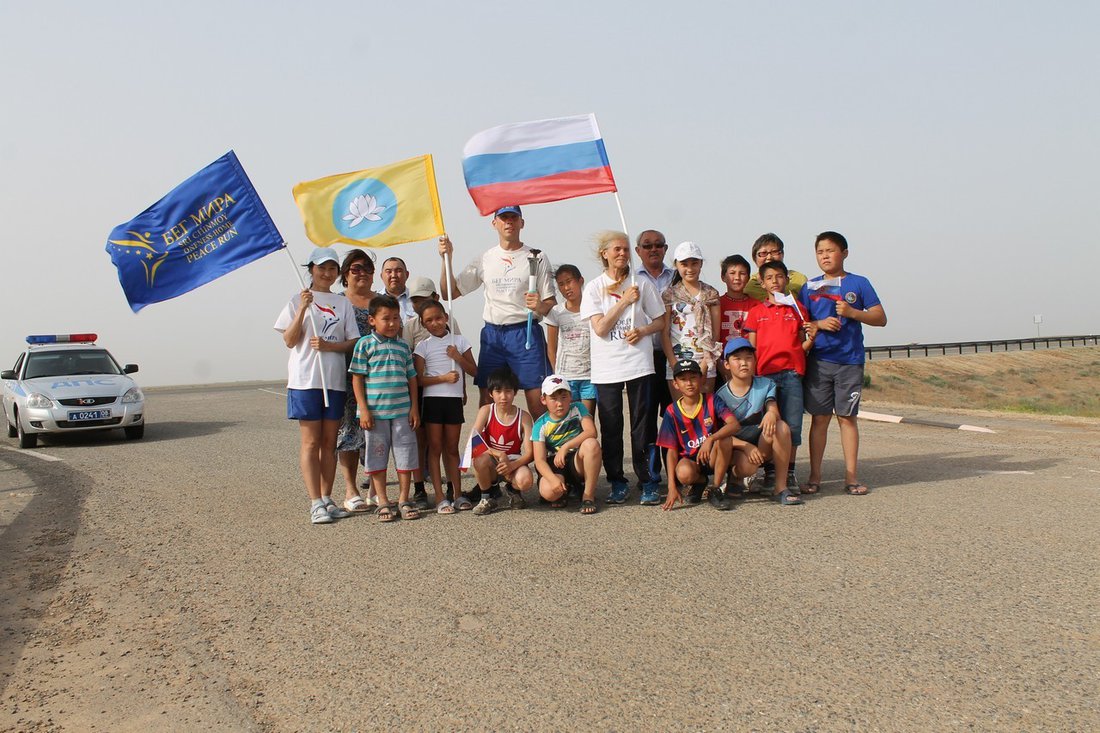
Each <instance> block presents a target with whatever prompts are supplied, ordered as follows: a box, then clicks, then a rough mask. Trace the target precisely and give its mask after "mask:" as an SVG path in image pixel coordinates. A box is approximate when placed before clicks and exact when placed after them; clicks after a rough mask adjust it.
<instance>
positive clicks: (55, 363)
mask: <svg viewBox="0 0 1100 733" xmlns="http://www.w3.org/2000/svg"><path fill="white" fill-rule="evenodd" d="M121 373H122V370H121V369H119V368H118V364H116V363H115V360H114V359H112V358H111V355H110V354H108V353H107V352H106V351H103V350H102V349H87V350H84V351H77V350H72V351H46V352H41V353H33V352H32V353H30V354H28V355H27V370H26V373H25V374H24V375H23V379H35V378H36V377H68V376H72V375H76V374H121Z"/></svg>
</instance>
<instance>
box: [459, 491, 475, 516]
mask: <svg viewBox="0 0 1100 733" xmlns="http://www.w3.org/2000/svg"><path fill="white" fill-rule="evenodd" d="M473 508H474V503H473V502H472V501H470V497H468V496H466V495H465V494H462V495H461V496H459V497H458V498H457V499H455V511H456V512H468V511H470V510H471V509H473Z"/></svg>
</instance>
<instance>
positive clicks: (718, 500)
mask: <svg viewBox="0 0 1100 733" xmlns="http://www.w3.org/2000/svg"><path fill="white" fill-rule="evenodd" d="M707 500H708V501H709V502H710V505H711V506H712V507H714V508H715V509H717V510H718V511H720V512H725V511H729V508H730V500H729V497H728V496H726V485H725V484H722V485H721V486H718V487H716V488H712V489H711V490H710V495H709V496H708V497H707Z"/></svg>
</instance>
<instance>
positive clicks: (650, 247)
mask: <svg viewBox="0 0 1100 733" xmlns="http://www.w3.org/2000/svg"><path fill="white" fill-rule="evenodd" d="M634 251H635V252H636V253H637V254H638V260H639V261H640V262H641V263H642V266H641V267H639V268H637V272H636V274H637V276H638V278H639V279H642V280H648V281H649V283H650V285H652V286H653V288H654V289H655V290H656V291H657V294H658V295H660V294H661V293H662V292H664V290H665V288H667V287H668V286H669V285H671V284H672V276H673V275H675V274H676V271H675V270H673V269H672V268H671V267H668V266H667V265H665V253H666V252H667V251H668V243H667V242H666V241H665V235H664V234H661V233H660V232H659V231H657V230H656V229H646V230H645V231H644V232H642V233H641V234H639V235H638V243H637V246H636V247H634ZM650 338H652V339H653V369H654V374H653V375H651V376H650V393H651V394H652V395H653V396H654V397H655V399H653V400H650V403H649V404H650V413H651V414H649V415H647V416H646V425H647V426H648V429H649V431H650V432H651V433H652V434H647V435H646V445H648V446H650V449H649V453H648V454H649V456H650V473H652V474H653V478H654V479H657V478H658V477H659V476H660V474H661V464H662V463H663V461H662V460H661V455H660V451H659V450H657V448H656V442H657V421H658V418H659V417H660V416H661V415H664V414H665V408H666V407H668V405H669V403H670V402H671V401H672V397H671V395H669V391H668V382H667V381H665V368H666V367H667V366H668V360H667V359H666V358H665V352H664V350H663V348H662V346H661V335H660V334H654V335H653V336H651V337H650ZM645 498H646V499H647V501H643V502H642V503H643V504H646V505H657V504H660V502H659V501H649V500H648V499H649V497H645Z"/></svg>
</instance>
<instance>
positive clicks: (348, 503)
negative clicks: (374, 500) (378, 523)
mask: <svg viewBox="0 0 1100 733" xmlns="http://www.w3.org/2000/svg"><path fill="white" fill-rule="evenodd" d="M344 509H345V510H347V511H349V512H351V513H352V514H365V513H366V512H368V511H370V508H369V507H368V506H367V502H365V501H363V497H361V496H359V495H358V494H356V495H355V496H353V497H351V498H350V499H345V500H344Z"/></svg>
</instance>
